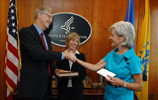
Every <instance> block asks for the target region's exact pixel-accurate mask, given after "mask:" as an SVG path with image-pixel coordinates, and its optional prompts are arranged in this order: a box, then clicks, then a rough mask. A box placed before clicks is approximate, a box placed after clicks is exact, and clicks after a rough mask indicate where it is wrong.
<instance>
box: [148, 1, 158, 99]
mask: <svg viewBox="0 0 158 100" xmlns="http://www.w3.org/2000/svg"><path fill="white" fill-rule="evenodd" d="M150 17H151V18H150V22H151V32H150V61H149V62H150V63H149V66H150V67H149V90H148V91H149V94H150V93H153V94H154V95H153V99H152V100H158V95H157V94H158V85H157V84H158V60H157V59H158V43H157V40H158V0H150ZM150 100H151V99H150Z"/></svg>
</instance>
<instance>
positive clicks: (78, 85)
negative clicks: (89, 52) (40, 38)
mask: <svg viewBox="0 0 158 100" xmlns="http://www.w3.org/2000/svg"><path fill="white" fill-rule="evenodd" d="M75 55H76V57H77V58H78V59H80V60H82V61H86V58H85V55H84V54H83V53H80V54H75ZM57 66H58V67H59V68H60V69H64V70H68V71H70V66H69V61H68V60H67V59H64V60H62V61H61V62H57ZM71 71H78V72H79V76H77V77H73V78H72V86H73V89H75V90H83V88H84V86H83V83H82V80H84V78H85V77H86V75H87V73H86V69H85V68H84V67H83V66H81V65H80V64H79V63H77V62H74V63H73V64H72V68H71ZM68 80H69V78H66V77H63V78H59V82H58V85H57V88H58V89H66V88H67V85H68Z"/></svg>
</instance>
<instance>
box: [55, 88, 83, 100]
mask: <svg viewBox="0 0 158 100" xmlns="http://www.w3.org/2000/svg"><path fill="white" fill-rule="evenodd" d="M83 99H84V93H83V90H74V89H73V88H67V89H58V100H83Z"/></svg>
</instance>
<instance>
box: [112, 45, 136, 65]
mask: <svg viewBox="0 0 158 100" xmlns="http://www.w3.org/2000/svg"><path fill="white" fill-rule="evenodd" d="M117 50H118V48H117V47H116V48H115V49H114V50H113V54H114V60H115V62H116V63H117V64H119V63H120V62H121V60H122V59H124V58H127V60H129V59H131V58H132V57H133V56H134V55H135V52H134V49H133V48H131V49H129V50H128V51H127V52H126V53H124V54H123V55H119V54H118V53H116V51H117Z"/></svg>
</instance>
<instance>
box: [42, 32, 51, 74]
mask: <svg viewBox="0 0 158 100" xmlns="http://www.w3.org/2000/svg"><path fill="white" fill-rule="evenodd" d="M41 38H42V41H43V44H44V48H45V50H47V48H46V43H45V41H44V37H43V32H42V33H41ZM48 72H49V75H50V76H51V73H50V63H48Z"/></svg>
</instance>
